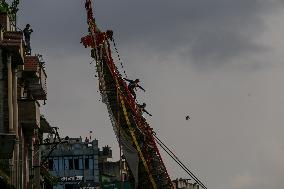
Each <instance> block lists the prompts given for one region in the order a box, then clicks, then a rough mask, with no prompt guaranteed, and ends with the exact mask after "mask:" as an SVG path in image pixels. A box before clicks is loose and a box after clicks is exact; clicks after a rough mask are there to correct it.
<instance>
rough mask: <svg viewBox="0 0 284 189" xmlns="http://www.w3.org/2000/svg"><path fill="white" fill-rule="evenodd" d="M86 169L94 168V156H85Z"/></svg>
mask: <svg viewBox="0 0 284 189" xmlns="http://www.w3.org/2000/svg"><path fill="white" fill-rule="evenodd" d="M85 169H94V159H93V156H86V158H85Z"/></svg>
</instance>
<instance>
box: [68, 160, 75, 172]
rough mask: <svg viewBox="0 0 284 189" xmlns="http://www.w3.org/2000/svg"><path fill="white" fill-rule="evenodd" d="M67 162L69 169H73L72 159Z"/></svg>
mask: <svg viewBox="0 0 284 189" xmlns="http://www.w3.org/2000/svg"><path fill="white" fill-rule="evenodd" d="M68 161H69V169H70V170H72V169H74V167H73V159H69V160H68Z"/></svg>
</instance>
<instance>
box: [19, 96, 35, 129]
mask: <svg viewBox="0 0 284 189" xmlns="http://www.w3.org/2000/svg"><path fill="white" fill-rule="evenodd" d="M18 104H19V122H20V124H21V125H22V127H23V129H24V131H25V132H26V133H28V134H33V132H34V129H36V128H39V127H40V111H39V103H38V102H37V101H31V100H19V101H18Z"/></svg>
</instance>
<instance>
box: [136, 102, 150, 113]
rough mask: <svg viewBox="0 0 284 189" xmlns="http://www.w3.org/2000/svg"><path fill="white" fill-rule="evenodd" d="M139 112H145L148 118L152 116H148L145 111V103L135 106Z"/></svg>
mask: <svg viewBox="0 0 284 189" xmlns="http://www.w3.org/2000/svg"><path fill="white" fill-rule="evenodd" d="M137 106H138V108H139V110H140V112H141V113H142V114H143V112H145V113H146V114H148V115H149V116H152V114H150V113H149V112H148V111H147V110H146V109H145V107H146V103H143V104H137Z"/></svg>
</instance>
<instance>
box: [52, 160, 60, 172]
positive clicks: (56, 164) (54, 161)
mask: <svg viewBox="0 0 284 189" xmlns="http://www.w3.org/2000/svg"><path fill="white" fill-rule="evenodd" d="M53 170H54V171H58V170H59V160H58V157H55V158H54V159H53Z"/></svg>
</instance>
